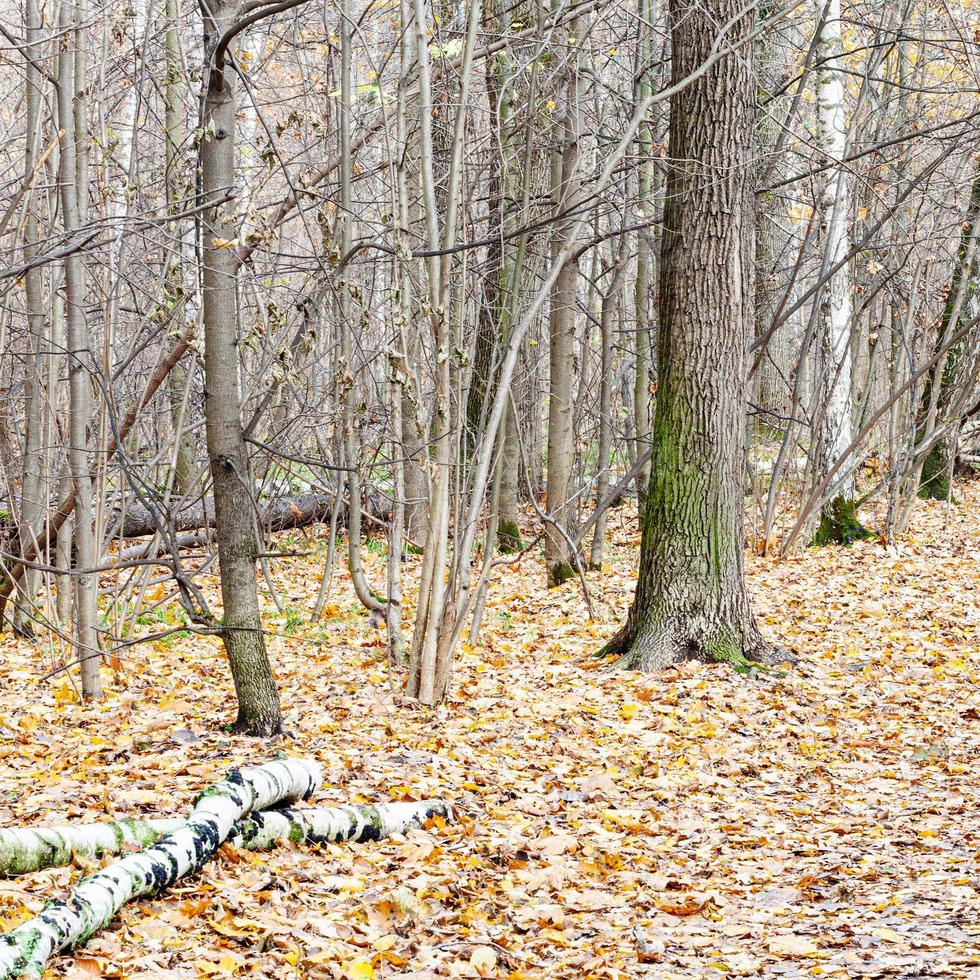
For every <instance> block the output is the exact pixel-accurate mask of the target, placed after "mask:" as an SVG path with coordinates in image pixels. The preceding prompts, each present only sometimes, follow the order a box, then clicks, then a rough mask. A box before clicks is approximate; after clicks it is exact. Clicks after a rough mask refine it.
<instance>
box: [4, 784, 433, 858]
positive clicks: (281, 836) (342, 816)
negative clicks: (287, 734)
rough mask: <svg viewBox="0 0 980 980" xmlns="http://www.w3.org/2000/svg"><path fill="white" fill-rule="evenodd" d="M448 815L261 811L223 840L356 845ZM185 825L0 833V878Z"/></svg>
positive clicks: (412, 807)
mask: <svg viewBox="0 0 980 980" xmlns="http://www.w3.org/2000/svg"><path fill="white" fill-rule="evenodd" d="M450 815H451V811H450V808H449V805H448V804H447V803H444V802H442V801H441V800H420V801H419V802H417V803H379V804H376V805H373V806H326V807H309V808H306V809H301V810H293V809H287V808H283V809H275V810H263V811H257V812H254V813H252V815H251V816H250V817H248V818H246V819H245V820H242V821H240V822H239V823H237V824H236V825H235V827H234V828H233V829H232V833H231V835H230V836H229V838H228V841H227V842H228V843H229V844H232V845H233V846H235V847H242V848H246V849H247V850H251V851H265V850H269V849H271V848H273V847H278V846H279V845H280V844H285V843H287V842H288V841H293V842H294V843H301V842H308V843H311V844H323V843H332V842H337V841H353V842H355V843H356V842H359V841H370V840H380V839H382V838H384V837H390V836H391V835H392V834H401V833H404V832H405V831H406V830H408V829H409V828H411V827H420V826H422V824H424V823H425V822H426V820H428V819H429V818H430V817H443V818H446V819H448V818H449V817H450ZM186 823H187V821H186V820H181V819H179V818H169V819H162V820H139V819H134V820H118V821H115V822H105V823H95V824H82V825H79V826H67V827H38V828H35V829H29V828H20V827H18V828H14V829H11V830H0V875H2V876H12V875H19V874H26V873H27V872H29V871H39V870H41V869H42V868H58V867H62V866H64V865H66V864H70V863H71V861H72V859H73V858H74V857H75V856H76V855H77V856H78V857H81V858H84V859H87V860H96V859H99V858H103V857H107V856H109V855H113V854H122V853H124V852H125V851H127V850H132V849H133V848H135V847H138V848H145V847H149V846H150V845H151V844H154V843H155V842H156V841H157V840H159V839H160V838H161V837H162V836H163V835H164V834H171V833H173V832H174V831H175V830H180V828H181V827H183V826H185V825H186Z"/></svg>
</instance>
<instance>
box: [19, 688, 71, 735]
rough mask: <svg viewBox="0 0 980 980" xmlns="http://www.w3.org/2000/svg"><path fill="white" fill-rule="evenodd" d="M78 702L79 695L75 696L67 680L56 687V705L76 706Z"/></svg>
mask: <svg viewBox="0 0 980 980" xmlns="http://www.w3.org/2000/svg"><path fill="white" fill-rule="evenodd" d="M76 701H78V695H77V694H75V688H73V687H72V686H71V682H70V681H69V680H68V679H67V678H66V679H65V680H63V681H61V683H60V684H56V685H55V689H54V703H55V704H75V702H76ZM21 727H23V719H21Z"/></svg>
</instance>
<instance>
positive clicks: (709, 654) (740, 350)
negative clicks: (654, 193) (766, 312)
mask: <svg viewBox="0 0 980 980" xmlns="http://www.w3.org/2000/svg"><path fill="white" fill-rule="evenodd" d="M741 9H743V8H742V4H741V2H740V0H710V2H707V3H696V2H691V0H672V2H671V5H670V15H671V28H672V40H673V69H672V72H673V82H674V83H677V82H680V81H681V80H683V79H685V78H687V76H688V75H689V74H690V73H691V72H692V71H693V70H694V69H696V68H697V67H698V66H699V65H700V64H701V63H702V62H703V61H704V60H705V58H707V57H708V53H709V50H710V48H711V45H712V42H713V41H714V39H715V36H716V31H717V30H718V27H717V25H719V24H726V23H728V22H729V21H731V20H732V19H733V18H734V17H735V16H736V14H737V13H738V12H739V11H740V10H741ZM751 24H752V18H751V15H747V16H745V17H743V18H741V19H740V20H739V21H738V22H737V24H735V25H734V26H733V28H732V30H731V31H730V33H729V35H728V38H727V39H726V40H727V43H729V44H731V45H733V46H735V45H738V42H739V40H740V39H742V38H744V37H745V35H746V34H747V33H748V32H749V30H750V28H751ZM750 50H751V49H750V48H749V47H748V46H742V47H740V48H739V50H738V51H737V53H734V54H731V55H728V56H727V57H724V58H723V59H721V60H720V61H718V62H717V63H715V64H714V65H713V66H712V67H711V68H710V69H709V70H708V71H707V72H706V73H705V74H704V75H702V76H701V77H700V78H698V79H697V80H696V81H694V82H693V83H691V84H690V85H688V86H687V87H686V88H684V89H683V90H682V91H680V92H679V93H678V94H676V95H675V96H674V97H673V98H672V100H671V106H670V157H671V161H672V164H671V166H670V168H669V172H668V180H667V194H666V200H667V207H666V213H665V216H664V238H663V262H662V269H661V291H660V317H659V338H658V360H657V365H658V378H659V383H658V384H659V386H658V391H657V398H656V410H655V418H654V427H653V433H652V439H653V458H652V460H651V473H650V487H649V491H648V499H647V508H646V512H645V515H644V517H643V542H642V550H641V557H640V572H639V580H638V582H637V588H636V596H635V598H634V601H633V606H632V608H631V609H630V612H629V617H628V619H627V622H626V625H625V627H624V628H623V630H621V631H620V633H619V634H618V635H617V636H616V637H615V638H614V639H613V641H612V642H611V643H610V644H609V646H608V649H609V651H610V652H620V653H622V654H624V656H623V661H622V662H623V664H624V665H626V666H631V667H636V668H639V669H642V670H655V669H658V668H661V667H664V666H666V665H668V664H671V663H675V662H677V661H680V660H684V659H689V658H697V659H704V660H713V661H724V662H728V663H731V664H733V665H735V666H737V667H744V666H745V665H746V664H747V663H748V661H750V660H759V659H763V660H765V659H769V648H768V646H767V644H766V642H765V641H764V640H763V639H762V637H761V635H760V634H759V631H758V629H757V628H756V624H755V620H754V618H753V615H752V610H751V607H750V604H749V598H748V593H747V591H746V584H745V573H744V568H743V550H744V533H743V528H742V521H743V507H744V496H743V485H744V478H743V474H744V454H743V443H742V432H743V430H744V426H745V411H746V385H747V382H746V351H747V347H748V339H749V331H750V320H751V317H750V307H751V304H752V296H751V295H750V294H749V293H748V291H747V290H746V275H745V270H746V267H747V263H748V262H749V261H751V256H746V255H745V254H744V253H745V250H746V246H747V242H746V238H747V236H746V234H745V226H744V223H745V221H746V220H750V217H749V216H747V215H746V214H745V213H744V212H745V203H746V194H745V188H746V180H747V177H748V167H749V163H750V151H751V147H752V132H753V119H752V115H753V113H752V108H753V101H754V100H753V88H752V74H751V71H750V67H749V55H750Z"/></svg>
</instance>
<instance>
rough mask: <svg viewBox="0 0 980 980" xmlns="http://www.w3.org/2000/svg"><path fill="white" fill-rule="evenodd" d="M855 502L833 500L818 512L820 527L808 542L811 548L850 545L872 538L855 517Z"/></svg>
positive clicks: (871, 533) (839, 498)
mask: <svg viewBox="0 0 980 980" xmlns="http://www.w3.org/2000/svg"><path fill="white" fill-rule="evenodd" d="M857 507H858V505H857V502H856V501H854V500H848V499H846V498H845V497H839V496H838V497H834V499H833V500H832V501H831V502H830V503H829V504H828V505H827V506H826V507H824V509H823V510H822V511H821V512H820V526H819V527H818V528H817V533H816V534H815V535H814V536H813V540H812V541H811V542H810V544H811V546H812V547H815V548H820V547H823V546H824V545H828V544H843V545H851V544H853V543H854V542H855V541H866V540H867V539H868V538H873V537H874V532H873V531H869V530H868V529H867V528H866V527H865V526H864V525H863V524H862V523H861V522H860V521H859V520H858V516H857Z"/></svg>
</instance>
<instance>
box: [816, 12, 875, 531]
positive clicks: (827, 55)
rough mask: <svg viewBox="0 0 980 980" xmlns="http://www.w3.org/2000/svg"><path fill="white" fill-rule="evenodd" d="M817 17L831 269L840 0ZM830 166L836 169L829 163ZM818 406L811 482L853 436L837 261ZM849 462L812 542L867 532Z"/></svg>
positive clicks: (846, 192) (847, 318) (842, 118)
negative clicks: (858, 511)
mask: <svg viewBox="0 0 980 980" xmlns="http://www.w3.org/2000/svg"><path fill="white" fill-rule="evenodd" d="M814 9H815V14H816V16H817V17H818V18H820V17H821V15H822V20H820V25H821V28H820V37H819V39H818V42H817V51H816V56H817V64H818V68H817V144H818V146H819V148H820V150H821V151H822V152H823V155H824V157H825V158H826V161H827V163H828V164H830V165H831V166H830V169H829V170H827V171H826V173H825V174H823V175H821V176H820V177H819V178H818V180H819V184H818V198H817V209H818V212H819V217H820V232H819V241H820V244H821V246H822V253H821V254H822V257H823V268H825V269H829V268H833V267H834V266H835V265H836V264H837V263H838V262H840V261H841V259H843V257H844V256H845V255H846V254H847V252H848V237H849V236H848V221H849V219H850V178H849V175H848V171H847V168H846V166H845V165H844V164H842V163H840V161H842V160H843V159H844V157H845V156H846V155H847V122H846V114H845V108H846V107H845V103H844V98H845V89H844V79H845V77H846V76H845V74H844V67H845V66H844V64H843V62H842V59H843V44H842V41H841V14H840V0H815V6H814ZM835 163H837V164H838V166H834V164H835ZM817 303H818V305H817V318H818V321H817V363H818V371H817V375H818V385H817V394H818V397H819V404H818V406H817V408H816V411H815V413H814V418H815V424H814V428H815V431H814V433H813V440H812V450H811V451H812V452H813V453H814V455H815V465H814V467H813V475H814V481H815V484H819V483H820V482H821V481H822V480H823V479H824V477H825V475H826V474H827V472H828V471H829V470H830V468H831V467H832V466H833V465H834V464H835V463H836V462H837V460H838V459H840V457H841V456H843V455H844V454H845V452H846V451H847V449H848V447H849V446H850V444H851V442H852V440H853V438H854V428H853V420H852V417H851V414H852V393H851V374H852V370H851V363H852V358H851V355H852V351H851V272H850V265H849V264H848V263H845V264H844V265H843V266H842V267H841V268H840V269H839V270H838V271H837V272H835V273H834V275H832V276H831V277H830V280H829V281H828V282H826V283H824V285H823V289H822V292H821V294H820V297H819V299H818V301H817ZM854 469H855V467H854V463H853V461H848V462H847V463H845V464H844V466H843V467H842V468H841V470H840V473H841V475H840V477H839V478H838V479H837V480H836V481H835V484H834V491H835V492H834V494H833V496H832V497H831V499H830V500H828V502H827V503H826V504H825V505H824V507H823V508H822V509H821V512H820V528H819V530H818V531H817V536H816V538H815V539H814V543H816V544H826V543H830V542H839V543H845V544H849V543H850V542H851V541H854V540H857V539H859V538H862V537H870V536H871V535H870V532H868V531H867V530H866V529H865V528H864V527H862V525H861V523H860V521H858V519H857V517H856V516H855V503H854V492H855V491H854Z"/></svg>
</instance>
